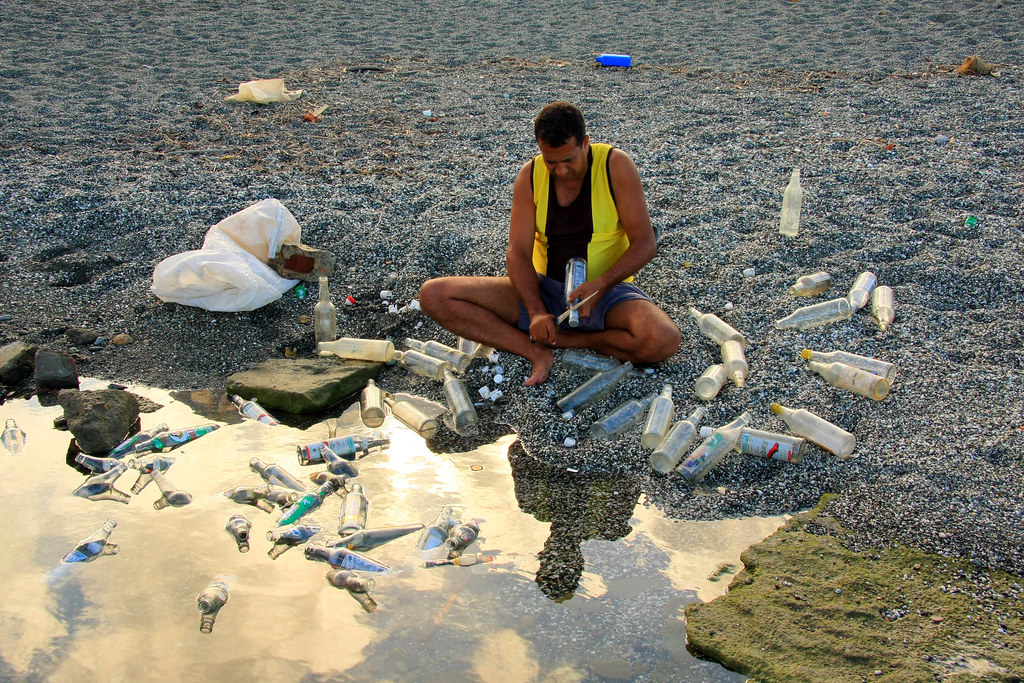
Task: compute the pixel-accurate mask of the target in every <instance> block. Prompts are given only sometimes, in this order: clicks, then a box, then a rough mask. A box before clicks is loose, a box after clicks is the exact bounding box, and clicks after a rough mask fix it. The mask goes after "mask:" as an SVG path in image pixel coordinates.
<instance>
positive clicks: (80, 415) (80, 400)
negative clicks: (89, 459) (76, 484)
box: [57, 389, 139, 455]
mask: <svg viewBox="0 0 1024 683" xmlns="http://www.w3.org/2000/svg"><path fill="white" fill-rule="evenodd" d="M57 401H58V402H59V403H60V405H61V407H63V408H64V417H65V419H66V420H67V425H68V430H70V432H71V433H72V434H73V435H74V437H75V441H76V442H77V443H78V447H79V448H80V449H82V452H83V453H89V454H90V455H96V454H103V453H108V452H110V450H111V449H112V448H114V446H116V445H118V444H119V443H121V442H122V441H124V439H125V436H126V435H127V434H128V431H129V430H130V429H131V427H132V425H133V424H135V422H136V421H137V420H138V419H139V402H138V400H137V399H136V398H135V396H134V395H133V394H130V393H128V392H127V391H116V390H114V389H98V390H95V391H62V392H60V393H59V394H58V395H57Z"/></svg>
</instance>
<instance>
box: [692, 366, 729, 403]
mask: <svg viewBox="0 0 1024 683" xmlns="http://www.w3.org/2000/svg"><path fill="white" fill-rule="evenodd" d="M727 379H729V375H728V373H726V371H725V366H724V365H722V364H721V363H715V364H714V365H709V366H708V367H707V368H706V369H705V370H704V372H703V373H701V376H700V377H698V378H697V381H696V382H694V387H693V388H694V391H696V392H697V396H699V397H700V398H701V400H703V401H710V400H711V399H713V398H714V397H715V396H718V392H720V391H721V390H722V387H724V386H725V381H726V380H727Z"/></svg>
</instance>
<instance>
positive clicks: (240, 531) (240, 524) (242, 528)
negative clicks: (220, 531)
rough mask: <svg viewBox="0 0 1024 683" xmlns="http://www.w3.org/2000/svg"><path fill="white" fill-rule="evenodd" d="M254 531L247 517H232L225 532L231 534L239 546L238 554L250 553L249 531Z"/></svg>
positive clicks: (225, 526)
mask: <svg viewBox="0 0 1024 683" xmlns="http://www.w3.org/2000/svg"><path fill="white" fill-rule="evenodd" d="M251 529H252V522H250V521H249V519H248V518H247V517H246V516H245V515H231V516H230V517H228V523H227V524H225V525H224V530H225V531H227V532H228V533H229V534H231V538H233V539H235V543H236V544H237V545H238V552H240V553H247V552H249V531H250V530H251Z"/></svg>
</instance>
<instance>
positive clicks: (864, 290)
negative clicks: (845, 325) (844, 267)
mask: <svg viewBox="0 0 1024 683" xmlns="http://www.w3.org/2000/svg"><path fill="white" fill-rule="evenodd" d="M877 284H878V278H876V277H875V274H874V273H872V272H871V271H870V270H865V271H864V272H863V273H861V274H860V275H858V276H857V279H855V280H854V281H853V286H852V287H850V293H849V294H847V295H846V298H847V299H849V300H850V307H851V308H853V310H855V311H857V310H860V309H862V308H864V307H865V306H866V305H867V303H868V301H869V300H870V298H871V292H872V291H873V290H874V289H875V285H877Z"/></svg>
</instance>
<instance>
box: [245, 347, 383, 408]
mask: <svg viewBox="0 0 1024 683" xmlns="http://www.w3.org/2000/svg"><path fill="white" fill-rule="evenodd" d="M380 369H381V364H380V363H369V362H366V361H358V360H343V359H340V358H334V357H330V358H327V357H325V358H302V359H294V360H293V359H289V358H272V359H270V360H267V361H264V362H262V363H260V364H259V365H257V366H255V367H252V368H249V369H248V370H244V371H242V372H236V373H235V374H233V375H231V376H230V377H228V379H227V384H226V387H225V388H226V390H227V392H228V393H229V394H237V395H239V396H241V397H242V398H244V399H256V402H257V403H259V404H260V405H261V406H263V407H264V408H266V409H267V410H268V411H269V412H271V413H273V412H274V410H284V411H286V412H289V413H295V414H298V415H305V414H309V413H320V412H323V411H325V410H327V409H328V408H330V407H331V406H332V405H334V404H336V403H338V402H340V401H343V400H344V399H346V398H348V397H349V396H352V395H353V394H355V393H356V392H359V391H361V390H362V389H363V387H365V386H366V382H367V380H371V379H375V378H376V377H377V375H378V374H379V373H380Z"/></svg>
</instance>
